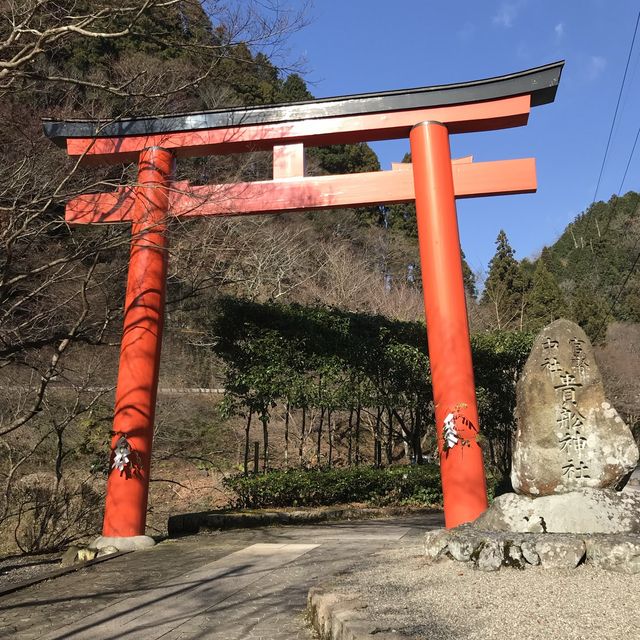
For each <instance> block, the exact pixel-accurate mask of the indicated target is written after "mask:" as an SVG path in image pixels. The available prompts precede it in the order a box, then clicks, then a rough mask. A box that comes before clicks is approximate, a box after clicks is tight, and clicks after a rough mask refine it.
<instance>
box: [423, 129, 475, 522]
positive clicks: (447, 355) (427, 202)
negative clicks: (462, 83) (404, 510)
mask: <svg viewBox="0 0 640 640" xmlns="http://www.w3.org/2000/svg"><path fill="white" fill-rule="evenodd" d="M410 141H411V159H412V162H413V179H414V188H415V199H416V216H417V223H418V243H419V246H420V263H421V267H422V287H423V291H424V306H425V314H426V320H427V339H428V342H429V360H430V363H431V381H432V385H433V398H434V403H435V412H436V431H437V436H438V452H439V454H440V470H441V476H442V494H443V501H444V515H445V525H446V527H447V528H451V527H456V526H458V525H459V524H463V523H465V522H471V521H472V520H475V519H476V518H477V517H478V516H479V515H480V514H481V513H482V512H483V511H485V510H486V508H487V506H488V504H487V488H486V479H485V473H484V464H483V461H482V449H481V448H480V445H479V444H478V442H477V441H476V436H477V435H478V407H477V403H476V392H475V383H474V377H473V364H472V361H471V341H470V337H469V323H468V318H467V304H466V299H465V291H464V282H463V276H462V256H461V252H460V235H459V233H458V219H457V214H456V203H455V194H454V188H453V174H452V171H451V151H450V148H449V132H448V130H447V127H446V126H445V125H443V124H441V123H440V122H430V121H428V122H421V123H420V124H417V125H416V126H415V127H413V129H412V130H411V134H410ZM445 421H447V423H448V424H453V425H454V426H455V431H456V432H457V435H458V438H459V440H458V442H457V443H456V444H455V445H454V446H452V447H450V448H449V447H447V446H446V445H445V438H444V426H445Z"/></svg>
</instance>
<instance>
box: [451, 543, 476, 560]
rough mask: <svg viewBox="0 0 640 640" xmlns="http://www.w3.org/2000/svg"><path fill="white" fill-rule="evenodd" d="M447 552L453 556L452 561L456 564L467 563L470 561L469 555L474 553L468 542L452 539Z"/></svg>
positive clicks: (471, 545)
mask: <svg viewBox="0 0 640 640" xmlns="http://www.w3.org/2000/svg"><path fill="white" fill-rule="evenodd" d="M447 550H448V551H449V553H450V554H451V555H452V556H453V559H454V560H457V561H458V562H468V561H469V560H470V559H471V554H472V553H473V552H474V550H475V547H474V544H473V542H472V541H470V540H460V539H453V540H450V541H449V544H448V546H447Z"/></svg>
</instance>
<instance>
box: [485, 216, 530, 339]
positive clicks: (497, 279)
mask: <svg viewBox="0 0 640 640" xmlns="http://www.w3.org/2000/svg"><path fill="white" fill-rule="evenodd" d="M523 289H524V284H523V278H522V273H521V271H520V266H519V265H518V261H517V260H516V259H515V258H514V251H513V249H512V247H511V245H510V244H509V240H508V238H507V234H506V233H505V232H504V231H503V230H502V229H501V230H500V233H499V234H498V237H497V239H496V252H495V254H494V256H493V258H491V262H490V263H489V275H488V276H487V279H486V280H485V283H484V292H483V294H482V303H483V304H484V305H485V306H486V307H487V308H488V309H489V310H490V316H491V317H492V319H493V324H494V325H495V327H496V328H497V329H508V328H513V327H517V326H520V325H521V322H520V320H521V318H522V303H523V293H524V292H523Z"/></svg>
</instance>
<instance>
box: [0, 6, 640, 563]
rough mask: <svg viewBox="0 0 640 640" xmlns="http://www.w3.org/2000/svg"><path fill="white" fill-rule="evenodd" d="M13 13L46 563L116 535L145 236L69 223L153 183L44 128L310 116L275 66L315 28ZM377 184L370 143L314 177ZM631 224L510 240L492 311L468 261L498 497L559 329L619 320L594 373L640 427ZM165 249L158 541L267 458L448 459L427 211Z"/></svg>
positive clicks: (7, 250) (21, 298)
mask: <svg viewBox="0 0 640 640" xmlns="http://www.w3.org/2000/svg"><path fill="white" fill-rule="evenodd" d="M0 17H2V18H3V20H2V21H1V22H0V45H1V46H0V116H2V120H3V123H4V126H3V128H2V130H1V132H0V136H1V140H2V147H3V150H4V153H5V166H6V167H7V170H5V171H3V172H2V173H1V174H0V400H1V402H0V536H1V537H2V540H1V541H0V548H1V547H2V546H5V547H7V548H8V547H12V546H13V547H15V546H16V545H17V546H18V547H19V548H20V549H22V550H24V551H36V550H42V549H47V548H55V547H59V546H61V545H64V544H66V543H68V542H69V541H71V540H73V539H75V538H77V537H79V536H80V537H81V536H83V535H92V534H93V533H94V532H95V531H96V530H97V529H98V528H99V522H100V507H101V503H102V492H103V490H104V478H105V474H106V472H107V471H108V469H107V466H108V453H109V450H108V447H109V445H108V443H109V431H110V428H111V421H112V412H113V394H112V388H113V385H114V383H115V378H116V372H117V356H118V346H119V339H120V332H121V322H122V314H121V309H122V303H123V295H124V283H125V276H126V265H127V258H128V242H129V238H130V231H129V229H128V228H126V227H119V226H105V227H95V226H94V227H74V228H72V227H70V226H68V225H67V224H65V223H64V221H63V216H64V203H65V202H66V201H67V200H68V199H69V198H70V197H73V196H74V195H77V194H79V193H87V192H91V191H105V190H108V189H109V188H111V187H113V188H115V187H117V186H118V185H121V184H130V183H132V182H134V181H135V175H136V174H135V167H134V166H128V167H117V166H116V167H107V168H97V167H91V168H88V169H85V168H83V167H80V166H78V165H76V164H74V162H73V161H70V160H69V158H68V157H67V156H66V154H65V153H64V151H63V150H61V149H58V148H56V147H55V146H53V145H52V144H51V143H50V141H48V140H47V139H45V138H44V136H43V134H42V130H41V118H43V117H55V118H58V117H59V118H62V117H64V118H74V117H75V118H94V119H98V120H100V121H101V122H105V123H106V122H111V121H113V120H114V119H118V118H121V117H125V116H131V115H141V114H145V115H149V114H157V113H169V112H186V111H194V110H204V109H214V108H218V107H228V106H242V105H254V104H274V103H280V102H290V101H298V100H307V99H311V98H312V97H313V96H312V93H311V92H310V90H309V88H308V86H307V84H306V82H305V80H304V78H303V76H302V75H301V74H299V73H297V72H296V71H295V69H294V68H291V67H290V66H289V65H291V64H292V62H291V61H287V60H283V59H281V58H279V57H277V55H276V54H277V52H278V51H279V49H280V47H281V45H282V44H283V41H284V40H286V37H287V33H289V32H290V31H291V30H292V29H298V28H301V25H302V24H303V22H304V16H300V15H295V14H292V13H283V12H282V11H278V10H274V9H273V8H271V7H270V5H269V4H268V3H267V4H265V3H263V2H242V3H236V2H233V1H229V2H212V3H206V2H198V1H196V0H184V1H181V2H169V3H167V2H160V1H159V0H144V1H142V0H117V1H115V2H114V1H113V0H111V1H109V2H107V1H106V0H104V1H103V0H76V1H74V2H70V3H64V4H63V5H61V4H60V3H53V2H41V1H39V0H20V1H18V0H15V1H14V0H12V1H10V2H8V3H5V4H4V5H3V6H2V8H0ZM404 160H405V161H408V160H409V158H405V159H404ZM378 168H379V163H378V159H377V158H376V156H375V154H374V153H373V151H372V150H371V149H370V148H369V147H368V146H367V145H366V144H358V145H346V146H333V147H327V148H319V149H310V150H308V155H307V171H308V173H310V174H322V173H349V172H358V171H372V170H377V169H378ZM178 171H179V175H178V176H177V178H178V179H189V180H190V181H191V182H192V183H196V184H217V183H225V182H231V181H234V180H256V179H267V178H269V177H270V176H271V157H270V154H269V153H267V152H259V153H247V154H238V155H234V156H221V157H218V156H212V157H209V158H204V159H193V160H188V161H182V160H181V161H180V163H179V165H178ZM222 193H223V194H224V191H222ZM222 197H224V196H222ZM637 204H638V194H636V193H629V194H627V195H626V196H624V197H622V198H614V199H612V200H611V201H610V202H609V203H596V204H595V205H594V206H592V207H591V208H589V210H588V211H587V212H586V213H585V214H583V215H582V216H580V217H579V218H578V219H577V220H576V221H575V222H574V223H572V224H571V225H569V227H568V228H567V230H566V232H565V233H564V234H563V235H562V236H561V238H560V239H559V240H558V241H557V242H556V243H555V244H554V245H552V246H550V247H548V248H545V249H544V250H543V252H542V254H541V255H540V257H539V258H537V259H536V260H523V261H518V260H517V259H516V257H515V255H514V253H513V250H512V249H511V247H510V246H509V242H508V239H507V237H506V235H505V234H504V233H502V232H501V233H500V235H499V236H498V240H497V250H496V255H495V257H494V258H493V260H492V262H491V264H490V266H489V271H488V274H487V278H486V279H485V281H484V286H483V290H482V293H481V294H478V289H479V288H482V287H481V285H482V283H479V282H476V278H475V277H474V275H473V273H472V272H471V270H470V269H469V268H468V266H467V265H466V263H465V264H464V265H463V266H464V272H465V286H466V290H467V294H468V307H469V315H470V322H471V327H472V330H473V333H474V334H475V336H474V339H473V346H474V357H475V365H476V376H477V384H478V398H479V405H480V411H481V422H482V425H483V428H484V433H485V435H486V438H487V440H486V457H487V460H488V462H489V464H490V468H491V470H492V472H493V473H494V474H495V476H496V477H497V478H498V479H499V478H500V477H501V476H503V475H505V474H507V473H508V467H509V459H510V439H511V433H512V431H513V426H514V425H513V403H514V401H515V398H514V384H515V380H516V378H517V374H518V371H519V370H520V368H521V367H522V364H523V362H524V360H525V359H526V355H527V352H528V349H529V345H530V344H531V336H532V332H535V331H537V330H538V329H539V328H540V327H542V326H543V325H544V324H546V323H547V322H548V321H550V320H552V319H554V318H556V317H559V316H560V315H564V316H568V317H572V318H575V319H577V320H578V321H579V322H580V323H581V324H582V325H583V326H584V327H585V329H586V330H587V332H588V333H589V334H590V335H591V336H592V337H594V338H596V339H597V340H599V341H601V342H602V341H604V339H605V338H606V337H607V326H608V325H609V324H610V323H612V322H613V321H616V322H617V324H613V325H611V327H610V331H609V334H608V337H609V340H607V341H606V343H605V344H603V346H602V347H601V348H600V355H601V358H602V362H603V364H604V366H605V369H606V372H607V374H608V375H607V379H608V381H609V383H610V384H611V385H612V386H611V389H613V391H614V392H615V394H616V397H617V398H618V400H619V403H620V405H623V407H622V408H623V409H624V413H625V415H626V416H627V417H628V418H629V419H630V420H632V421H633V420H637V419H638V415H639V414H640V410H639V409H638V407H639V406H640V400H639V399H638V389H637V384H635V380H638V379H640V371H638V370H637V369H638V365H637V363H636V361H637V362H640V358H636V359H635V360H634V359H633V357H631V356H630V355H629V354H630V353H632V352H631V349H630V347H629V343H630V342H633V341H635V342H634V344H636V345H637V344H638V340H637V337H638V330H637V326H638V325H633V324H629V323H637V322H640V276H638V274H637V273H635V272H634V273H632V274H631V275H630V276H629V277H628V278H627V274H628V273H630V270H631V268H632V265H633V263H634V259H635V258H636V252H637V249H638V246H637V245H638V240H639V239H640V229H639V228H638V215H637ZM170 234H171V239H170V262H169V265H170V266H169V281H168V313H167V322H166V334H165V339H164V344H163V364H162V369H161V383H160V387H161V392H160V395H159V400H158V412H157V420H156V432H155V442H154V447H155V449H154V461H153V469H154V470H153V485H152V499H151V503H150V509H151V511H150V526H151V530H152V531H154V530H156V531H162V530H163V529H164V527H165V526H166V515H167V513H169V512H171V511H175V510H183V511H184V510H188V509H196V508H208V507H210V506H212V505H217V504H221V503H222V502H224V500H225V499H226V496H225V495H223V494H222V493H221V485H220V482H219V478H220V474H221V473H225V474H228V473H230V472H233V471H240V472H248V471H250V467H251V466H252V462H253V461H252V460H250V458H249V456H250V453H251V454H252V453H253V447H254V443H255V442H257V443H258V445H259V448H260V456H259V467H260V469H261V470H268V469H269V468H276V467H283V466H287V465H289V466H302V467H310V466H317V467H326V466H332V465H347V464H354V465H355V464H374V465H378V466H382V465H387V464H390V463H403V464H405V463H409V462H417V463H419V462H421V461H422V460H423V459H428V458H430V457H433V455H434V426H433V403H432V400H431V389H430V373H429V364H428V356H427V351H426V340H425V338H424V314H423V306H422V291H421V287H422V282H421V275H420V267H419V257H418V250H417V240H416V224H415V208H414V207H413V205H395V206H392V207H386V208H385V207H374V208H368V209H362V210H355V211H350V210H339V211H331V212H323V213H304V214H290V215H278V216H252V217H244V218H226V219H216V220H200V221H190V222H174V223H172V227H171V229H170ZM623 285H624V286H623ZM621 323H622V324H621ZM625 323H626V324H625ZM634 332H635V333H634ZM634 336H635V338H634ZM636 355H637V352H636ZM634 367H635V368H634ZM193 388H204V389H208V390H211V389H224V391H225V393H224V394H223V393H218V394H214V393H199V394H194V393H185V390H188V389H193Z"/></svg>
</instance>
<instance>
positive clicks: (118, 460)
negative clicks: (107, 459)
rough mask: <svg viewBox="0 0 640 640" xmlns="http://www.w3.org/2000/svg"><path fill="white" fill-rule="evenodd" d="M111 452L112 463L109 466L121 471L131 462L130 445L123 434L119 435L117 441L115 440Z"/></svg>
mask: <svg viewBox="0 0 640 640" xmlns="http://www.w3.org/2000/svg"><path fill="white" fill-rule="evenodd" d="M113 454H114V455H113V465H112V466H111V468H112V469H117V470H118V471H119V472H120V473H122V472H123V471H124V470H125V468H126V467H128V466H129V465H130V464H131V460H130V456H131V446H130V445H129V442H128V441H127V437H126V436H125V435H121V436H120V438H119V439H118V442H116V446H115V448H114V450H113Z"/></svg>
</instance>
